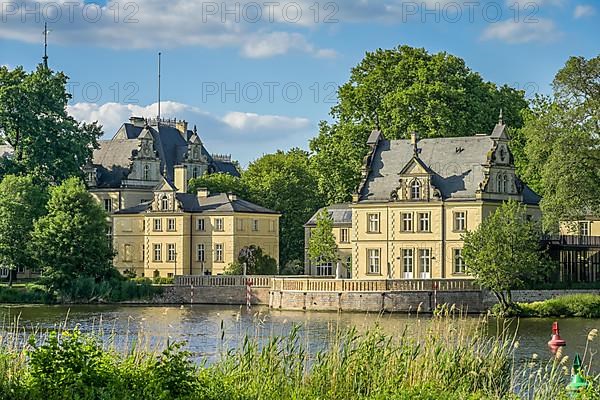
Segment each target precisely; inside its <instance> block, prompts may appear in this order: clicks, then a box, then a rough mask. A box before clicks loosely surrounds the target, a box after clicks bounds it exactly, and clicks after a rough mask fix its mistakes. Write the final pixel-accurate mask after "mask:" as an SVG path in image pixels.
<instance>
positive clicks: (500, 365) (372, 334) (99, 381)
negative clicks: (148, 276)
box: [0, 316, 598, 400]
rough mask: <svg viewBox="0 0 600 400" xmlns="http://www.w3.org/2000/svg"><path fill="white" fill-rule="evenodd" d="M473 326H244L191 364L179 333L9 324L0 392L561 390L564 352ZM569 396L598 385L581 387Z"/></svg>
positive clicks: (480, 393) (331, 395) (340, 394)
mask: <svg viewBox="0 0 600 400" xmlns="http://www.w3.org/2000/svg"><path fill="white" fill-rule="evenodd" d="M483 326H484V324H477V323H475V324H470V325H469V324H468V323H465V321H464V320H460V321H457V320H456V319H454V318H452V317H450V316H446V317H436V318H433V319H432V320H430V321H425V322H423V324H422V325H420V328H419V331H418V332H410V333H408V332H406V331H405V332H404V333H403V332H398V334H397V335H394V336H388V335H385V334H383V333H382V332H381V331H380V330H379V329H377V328H375V329H371V330H369V331H367V332H364V333H358V332H357V331H355V330H349V331H345V332H339V331H335V330H332V333H331V337H330V340H329V343H328V345H327V347H326V348H325V349H324V350H323V351H321V352H319V353H318V354H316V355H315V354H311V353H310V352H309V351H308V348H309V343H308V340H307V338H306V337H305V338H303V337H301V336H300V335H299V333H298V330H297V329H293V330H292V332H291V333H290V334H289V335H288V336H286V337H272V338H271V339H270V340H269V341H268V342H266V343H265V342H259V340H257V339H255V338H253V337H246V339H245V340H244V341H243V345H242V346H241V347H239V348H237V349H233V350H227V349H226V346H225V345H224V346H223V348H224V350H223V352H222V355H221V357H220V359H219V360H218V361H216V362H215V363H213V364H210V365H207V364H205V363H200V364H198V363H194V362H193V361H192V354H190V353H188V352H187V351H185V350H184V348H185V346H184V344H181V343H176V344H170V345H167V346H166V348H165V349H164V350H162V351H161V350H156V349H155V348H153V347H151V346H150V345H148V343H149V342H148V340H147V338H144V337H142V336H140V337H138V338H137V340H136V341H134V343H135V345H132V346H131V347H128V348H127V349H122V348H119V346H118V345H117V344H115V343H114V341H112V339H111V338H110V337H102V336H97V335H92V336H86V335H83V334H81V333H79V332H78V331H71V332H67V331H62V332H57V333H53V334H50V335H49V336H45V335H43V334H38V335H35V336H33V337H32V338H30V340H29V341H23V340H22V338H23V332H22V331H20V330H19V329H17V328H14V331H13V332H12V333H10V334H7V335H4V336H2V337H0V399H2V400H3V399H12V400H21V399H23V400H24V399H38V398H43V399H46V400H58V399H60V400H68V399H106V400H112V399H114V400H116V399H119V400H128V399H130V400H134V399H135V400H137V399H139V400H142V399H143V400H146V399H190V400H191V399H197V400H226V399H227V400H228V399H239V400H250V399H265V400H267V399H268V400H278V399H281V400H284V399H285V400H288V399H298V400H300V399H302V400H313V399H315V400H316V399H333V400H347V399H373V400H375V399H377V400H388V399H392V400H409V399H411V400H412V399H428V400H434V399H445V400H479V399H540V400H548V399H567V398H569V397H568V394H567V392H566V390H565V385H566V383H567V382H568V376H567V375H568V368H567V360H566V358H560V357H559V358H558V359H554V360H549V361H543V360H541V359H540V358H539V357H537V356H534V355H532V356H531V358H530V359H529V360H528V361H527V362H518V361H516V360H517V357H516V355H515V351H516V350H515V349H516V348H517V347H518V346H517V344H516V342H515V341H514V340H512V339H511V338H510V337H504V336H502V337H498V338H488V337H486V336H485V335H484V333H483V332H482V330H481V329H482V327H483ZM257 337H258V335H257ZM19 338H21V339H19ZM590 340H593V337H592V338H591V339H590ZM584 361H585V362H589V355H588V358H587V359H586V358H584ZM580 398H586V399H592V398H598V394H597V393H595V392H594V388H593V387H592V388H591V389H590V390H589V391H588V393H586V394H584V395H583V396H582V397H580Z"/></svg>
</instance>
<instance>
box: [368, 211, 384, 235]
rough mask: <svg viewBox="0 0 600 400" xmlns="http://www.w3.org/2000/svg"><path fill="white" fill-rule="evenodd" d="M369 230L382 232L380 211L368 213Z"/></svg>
mask: <svg viewBox="0 0 600 400" xmlns="http://www.w3.org/2000/svg"><path fill="white" fill-rule="evenodd" d="M367 232H368V233H380V232H381V231H380V227H379V213H368V214H367Z"/></svg>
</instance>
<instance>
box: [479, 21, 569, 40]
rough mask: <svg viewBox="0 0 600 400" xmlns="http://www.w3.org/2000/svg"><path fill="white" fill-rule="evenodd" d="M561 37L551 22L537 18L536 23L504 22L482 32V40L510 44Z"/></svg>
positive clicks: (491, 25) (490, 26) (492, 25)
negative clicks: (493, 40)
mask: <svg viewBox="0 0 600 400" xmlns="http://www.w3.org/2000/svg"><path fill="white" fill-rule="evenodd" d="M560 36H561V33H560V32H559V31H558V29H557V27H556V25H555V24H554V22H553V21H551V20H549V19H544V18H538V19H537V21H536V22H525V21H514V20H506V21H502V22H497V23H493V24H490V25H489V26H488V27H487V28H486V29H485V30H484V32H483V35H482V39H483V40H492V39H496V40H501V41H503V42H507V43H511V44H519V43H530V42H551V41H554V40H556V39H557V38H559V37H560Z"/></svg>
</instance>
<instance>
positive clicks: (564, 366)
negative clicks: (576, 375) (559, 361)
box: [562, 365, 569, 375]
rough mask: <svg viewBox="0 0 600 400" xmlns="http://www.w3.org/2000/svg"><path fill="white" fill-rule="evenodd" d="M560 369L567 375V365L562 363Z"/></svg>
mask: <svg viewBox="0 0 600 400" xmlns="http://www.w3.org/2000/svg"><path fill="white" fill-rule="evenodd" d="M562 370H563V374H565V375H569V368H567V366H566V365H563V366H562Z"/></svg>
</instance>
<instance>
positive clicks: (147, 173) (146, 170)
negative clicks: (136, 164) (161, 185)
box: [143, 165, 150, 181]
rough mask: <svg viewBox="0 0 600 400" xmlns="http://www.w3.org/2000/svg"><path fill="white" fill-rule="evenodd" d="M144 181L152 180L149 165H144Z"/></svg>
mask: <svg viewBox="0 0 600 400" xmlns="http://www.w3.org/2000/svg"><path fill="white" fill-rule="evenodd" d="M143 179H144V180H145V181H149V180H150V166H149V165H144V176H143Z"/></svg>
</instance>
